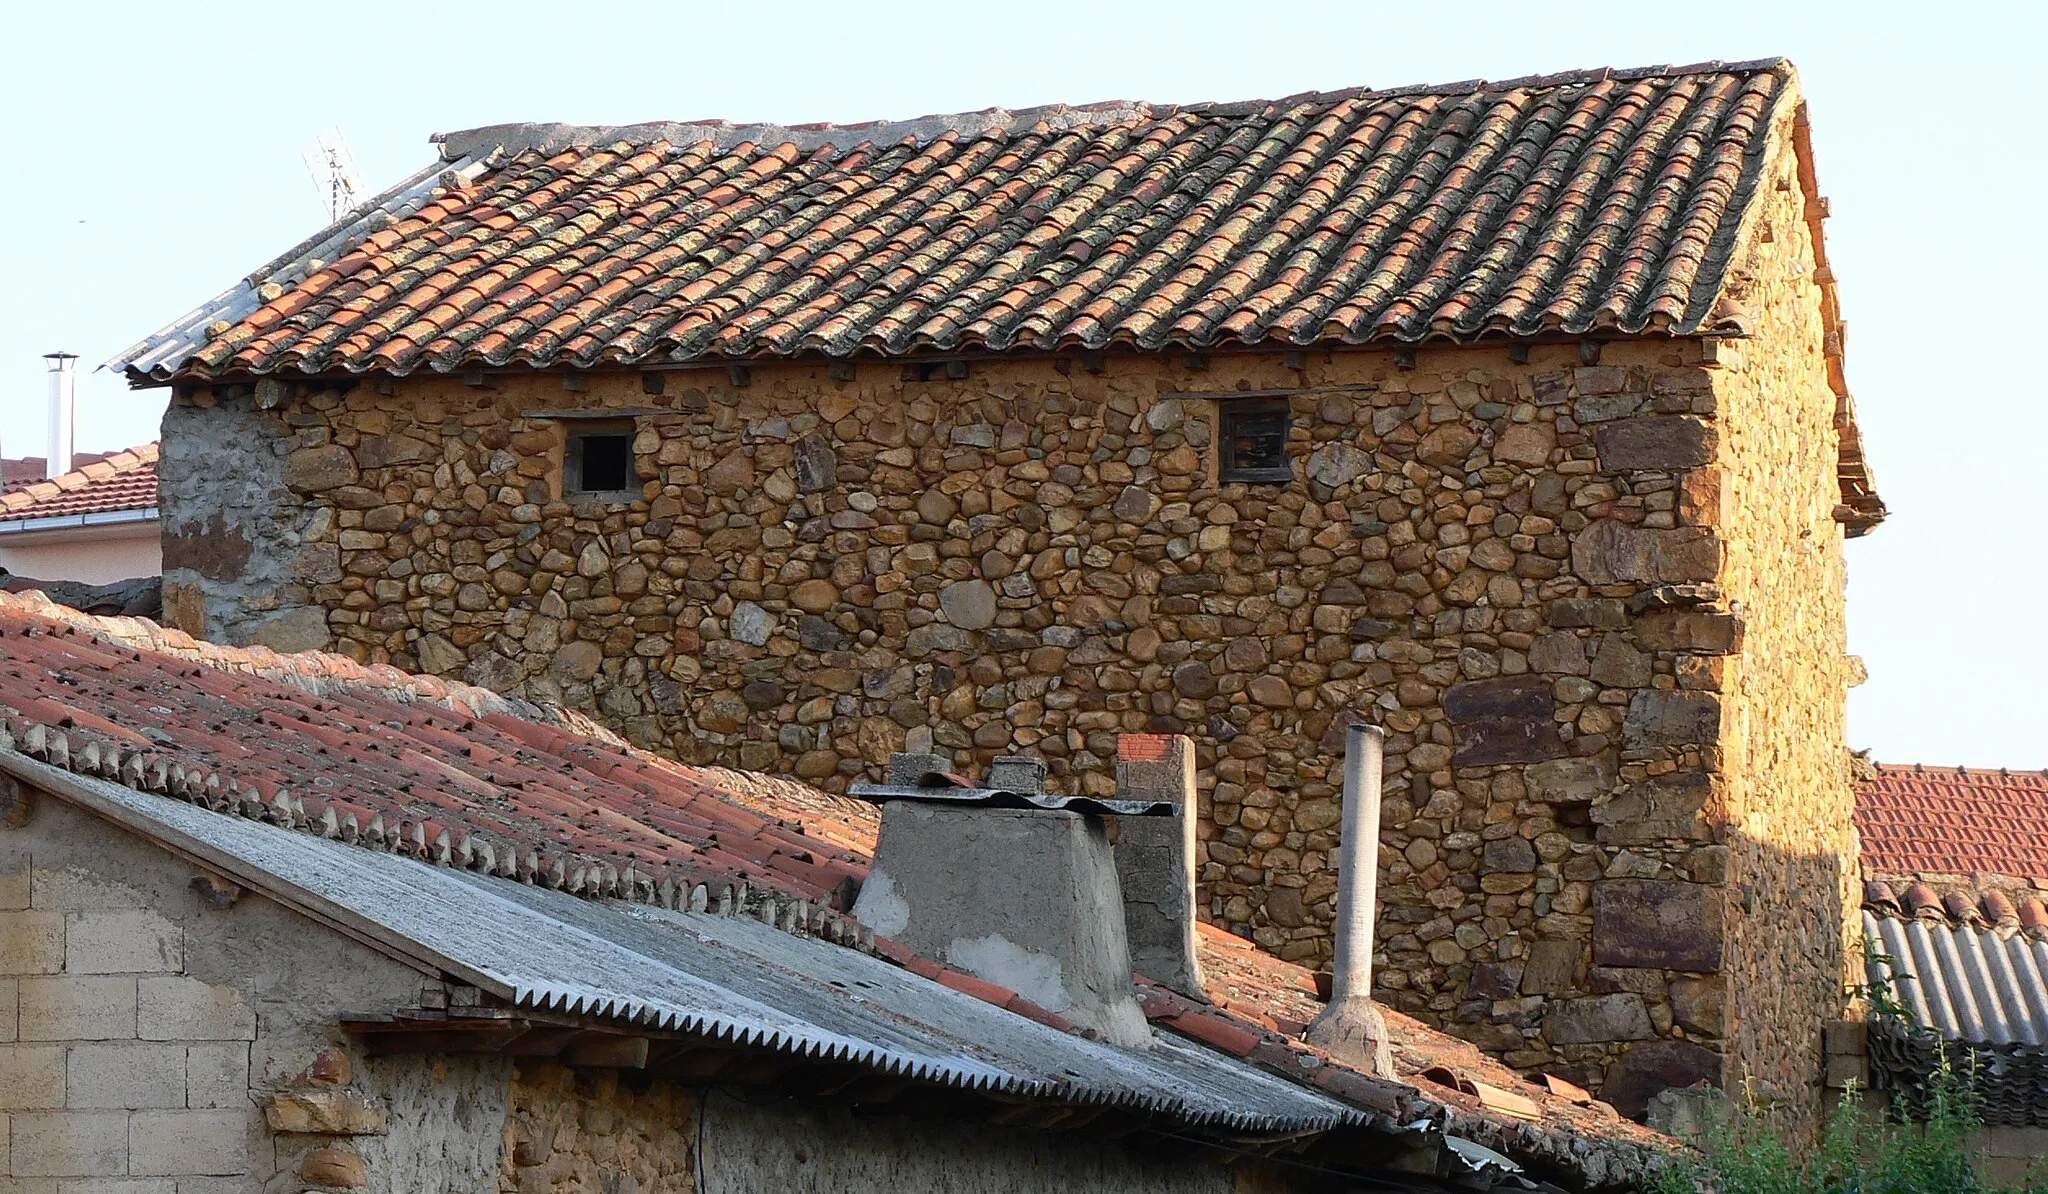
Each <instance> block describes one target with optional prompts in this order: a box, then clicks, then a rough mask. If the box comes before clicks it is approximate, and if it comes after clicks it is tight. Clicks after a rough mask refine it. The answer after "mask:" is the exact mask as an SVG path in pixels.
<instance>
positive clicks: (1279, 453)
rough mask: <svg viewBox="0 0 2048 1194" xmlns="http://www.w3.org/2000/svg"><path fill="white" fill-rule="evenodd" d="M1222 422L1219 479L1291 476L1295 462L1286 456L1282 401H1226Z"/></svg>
mask: <svg viewBox="0 0 2048 1194" xmlns="http://www.w3.org/2000/svg"><path fill="white" fill-rule="evenodd" d="M1222 424H1223V425H1222V428H1221V431H1222V434H1221V435H1220V436H1219V437H1218V439H1219V443H1220V446H1221V450H1222V458H1221V459H1220V460H1219V461H1218V465H1219V467H1218V469H1217V479H1218V480H1221V481H1260V482H1264V481H1292V480H1294V466H1293V465H1292V464H1290V463H1288V460H1287V431H1288V417H1287V404H1286V403H1285V402H1226V403H1224V404H1223V418H1222Z"/></svg>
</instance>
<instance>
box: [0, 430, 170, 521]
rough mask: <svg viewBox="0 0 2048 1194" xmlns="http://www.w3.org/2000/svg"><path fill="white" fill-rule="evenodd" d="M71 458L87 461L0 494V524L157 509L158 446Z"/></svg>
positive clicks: (151, 445) (147, 445) (150, 445)
mask: <svg viewBox="0 0 2048 1194" xmlns="http://www.w3.org/2000/svg"><path fill="white" fill-rule="evenodd" d="M73 460H74V461H77V460H83V463H81V464H79V465H78V467H76V468H74V469H72V470H71V471H70V472H68V473H60V474H58V475H57V476H55V477H52V478H49V479H47V480H31V481H27V482H25V483H24V484H22V485H20V486H18V487H14V488H10V489H9V490H8V491H7V492H6V493H5V494H0V522H13V521H15V520H17V519H26V518H58V517H62V516H64V515H67V514H116V513H119V512H121V511H123V510H148V509H151V508H153V507H155V505H156V462H157V445H156V444H143V445H142V446H141V447H139V448H127V449H124V450H123V451H119V452H112V453H109V454H107V455H105V456H81V457H73ZM22 463H24V464H26V463H28V462H26V461H24V462H22ZM38 463H40V462H38Z"/></svg>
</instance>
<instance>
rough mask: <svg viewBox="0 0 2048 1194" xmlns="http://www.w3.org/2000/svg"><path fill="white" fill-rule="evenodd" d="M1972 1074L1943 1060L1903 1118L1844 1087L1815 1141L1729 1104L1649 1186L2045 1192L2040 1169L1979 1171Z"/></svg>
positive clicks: (1918, 1193) (1703, 1191)
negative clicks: (2009, 1180)
mask: <svg viewBox="0 0 2048 1194" xmlns="http://www.w3.org/2000/svg"><path fill="white" fill-rule="evenodd" d="M1979 1111H1980V1108H1979V1103H1978V1099H1977V1096H1976V1092H1975V1085H1974V1083H1973V1082H1972V1080H1971V1078H1970V1076H1969V1075H1968V1074H1966V1073H1964V1072H1962V1071H1959V1070H1957V1069H1956V1068H1955V1067H1954V1066H1952V1065H1950V1064H1948V1063H1947V1062H1944V1063H1943V1065H1942V1066H1941V1068H1940V1070H1939V1071H1938V1072H1937V1073H1936V1074H1935V1075H1934V1077H1933V1080H1932V1081H1931V1082H1930V1083H1929V1085H1928V1097H1927V1101H1926V1105H1925V1106H1924V1107H1920V1108H1918V1109H1916V1110H1915V1111H1914V1113H1913V1114H1912V1116H1911V1120H1912V1122H1906V1120H1907V1115H1906V1112H1905V1109H1904V1108H1903V1107H1900V1108H1895V1109H1894V1113H1893V1114H1892V1115H1876V1114H1872V1113H1871V1112H1869V1111H1867V1110H1865V1109H1864V1108H1863V1106H1862V1105H1861V1100H1860V1099H1859V1098H1858V1097H1857V1092H1855V1091H1850V1092H1848V1093H1847V1094H1845V1095H1844V1096H1843V1098H1842V1101H1841V1102H1840V1103H1839V1104H1838V1105H1837V1106H1836V1107H1835V1109H1834V1111H1833V1113H1832V1114H1830V1115H1829V1117H1828V1122H1827V1126H1826V1128H1825V1129H1824V1130H1823V1132H1822V1134H1821V1139H1820V1143H1819V1145H1818V1147H1813V1148H1807V1147H1803V1146H1795V1145H1792V1144H1788V1143H1787V1142H1786V1140H1785V1139H1784V1137H1782V1136H1781V1135H1779V1134H1778V1132H1777V1131H1776V1130H1775V1129H1774V1128H1773V1127H1772V1126H1771V1125H1770V1124H1769V1123H1768V1122H1766V1120H1765V1118H1764V1117H1763V1116H1762V1115H1761V1114H1759V1113H1758V1112H1757V1111H1756V1110H1755V1109H1754V1108H1753V1107H1748V1106H1743V1107H1738V1108H1736V1109H1735V1111H1734V1113H1733V1115H1732V1116H1730V1117H1729V1119H1728V1121H1727V1122H1725V1123H1723V1124H1721V1125H1719V1126H1718V1128H1717V1129H1716V1130H1714V1131H1713V1132H1712V1133H1711V1135H1710V1137H1709V1139H1708V1140H1707V1141H1706V1142H1705V1146H1704V1148H1703V1149H1702V1150H1701V1151H1700V1152H1699V1153H1698V1154H1689V1155H1687V1156H1684V1157H1681V1158H1679V1159H1677V1160H1676V1161H1675V1163H1673V1164H1672V1165H1671V1166H1669V1167H1668V1168H1666V1169H1665V1170H1664V1171H1663V1172H1662V1173H1661V1174H1660V1175H1659V1180H1658V1181H1657V1183H1656V1184H1655V1185H1653V1186H1652V1187H1651V1188H1650V1189H1651V1190H1652V1191H1653V1192H1654V1194H1992V1192H1994V1191H2026V1192H2028V1194H2039V1192H2048V1179H2044V1175H2042V1174H2040V1173H2036V1174H2035V1175H2034V1177H2033V1178H2032V1179H2031V1180H2029V1181H2028V1182H2026V1183H2023V1184H2022V1185H2020V1186H1998V1185H1994V1184H1992V1183H1991V1182H1989V1181H1988V1180H1986V1179H1985V1178H1984V1177H1982V1176H1981V1175H1980V1174H1979V1173H1978V1171H1977V1163H1976V1158H1975V1157H1974V1156H1973V1155H1972V1153H1971V1144H1972V1141H1973V1140H1974V1138H1975V1136H1976V1134H1977V1132H1978V1130H1979V1128H1981V1127H1982V1126H1983V1120H1982V1118H1981V1117H1980V1114H1979Z"/></svg>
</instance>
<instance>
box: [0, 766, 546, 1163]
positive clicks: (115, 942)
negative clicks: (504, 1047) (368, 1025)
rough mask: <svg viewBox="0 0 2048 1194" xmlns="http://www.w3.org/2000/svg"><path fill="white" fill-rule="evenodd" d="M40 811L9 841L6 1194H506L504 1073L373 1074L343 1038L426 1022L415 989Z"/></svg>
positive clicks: (60, 809)
mask: <svg viewBox="0 0 2048 1194" xmlns="http://www.w3.org/2000/svg"><path fill="white" fill-rule="evenodd" d="M34 807H35V812H34V815H33V816H32V817H31V818H30V819H29V820H28V823H27V824H26V825H23V826H20V827H6V828H0V1121H4V1126H0V1174H7V1175H11V1178H9V1179H8V1180H6V1181H0V1189H5V1190H8V1191H11V1192H17V1194H64V1192H68V1191H74V1190H77V1191H84V1190H99V1189H108V1190H112V1189H119V1190H123V1191H127V1192H128V1194H173V1192H174V1191H175V1192H176V1194H256V1192H257V1191H261V1190H266V1189H277V1188H286V1187H288V1188H289V1189H292V1190H302V1189H306V1188H308V1187H309V1186H311V1187H315V1188H335V1189H351V1188H356V1187H367V1188H374V1189H394V1190H396V1189H405V1190H434V1191H461V1192H463V1194H471V1192H481V1191H484V1190H488V1189H490V1188H492V1186H494V1185H495V1180H494V1173H495V1169H496V1162H497V1141H498V1137H499V1135H500V1131H501V1126H502V1124H503V1123H504V1117H505V1111H504V1087H505V1084H506V1077H507V1073H508V1071H509V1067H508V1066H506V1065H505V1064H504V1063H478V1062H472V1061H467V1060H463V1059H451V1060H449V1061H447V1062H444V1063H438V1064H437V1063H434V1062H431V1061H429V1062H420V1061H416V1060H412V1059H402V1060H401V1059H392V1060H384V1061H374V1062H367V1063H365V1062H362V1061H361V1060H360V1059H359V1057H357V1056H355V1050H354V1049H353V1048H352V1047H351V1045H350V1044H349V1043H348V1042H347V1041H346V1040H345V1039H344V1038H343V1037H341V1036H340V1034H339V1033H338V1032H337V1030H336V1029H335V1023H336V1021H337V1020H339V1019H340V1017H341V1016H342V1015H343V1014H344V1013H346V1012H364V1011H371V1012H374V1011H377V1010H380V1009H389V1008H393V1007H398V1006H405V1005H411V1004H415V1003H417V1002H418V997H419V993H420V975H419V974H417V973H416V972H414V971H412V970H411V969H409V968H406V967H403V966H400V965H398V964H397V963H394V962H392V961H390V960H389V959H387V958H385V957H383V956H382V955H380V954H377V953H373V952H371V951H370V950H368V949H367V948H364V947H362V946H358V945H356V944H354V943H352V942H350V941H348V940H346V939H344V938H342V937H340V936H338V935H336V934H333V933H331V932H329V931H327V930H325V929H315V930H314V931H312V932H308V931H307V930H308V927H309V926H308V924H307V922H306V921H305V920H304V919H303V918H302V917H300V916H299V915H298V914H296V913H294V912H291V911H288V910H286V909H284V908H282V907H280V906H279V905H277V904H274V903H272V902H270V901H268V900H266V899H264V898H262V897H260V896H256V895H253V894H248V893H243V894H242V895H240V897H239V898H237V899H235V900H234V901H233V902H232V903H231V904H229V905H228V906H225V907H222V906H218V902H217V901H215V900H214V899H212V898H210V897H211V896H213V895H214V894H216V893H220V892H223V891H228V890H231V889H225V888H222V887H219V886H218V885H215V884H214V883H213V882H212V880H211V879H210V878H209V877H208V876H206V875H205V874H204V873H203V872H201V871H200V870H198V869H196V868H194V867H191V866H189V865H187V864H186V863H184V862H181V861H179V860H177V859H175V858H173V857H172V856H171V855H169V854H167V853H165V852H163V851H161V850H159V849H157V848H156V847H154V846H152V845H149V844H148V843H145V842H143V841H141V840H140V839H137V838H134V837H131V836H130V835H128V834H127V833H126V832H125V831H122V830H118V829H115V828H113V827H111V826H109V825H107V824H106V823H105V822H102V821H99V820H97V819H96V818H93V817H90V816H88V815H86V814H83V813H80V812H78V811H76V810H74V809H72V808H71V807H69V806H68V805H65V804H63V803H62V802H61V801H58V800H57V799H55V798H52V797H48V796H42V797H39V798H38V799H37V801H36V803H35V806H34ZM494 1071H495V1072H494ZM478 1141H481V1144H478V1143H477V1142H478ZM10 1182H11V1184H10ZM94 1182H101V1183H104V1184H102V1185H95V1184H93V1183H94Z"/></svg>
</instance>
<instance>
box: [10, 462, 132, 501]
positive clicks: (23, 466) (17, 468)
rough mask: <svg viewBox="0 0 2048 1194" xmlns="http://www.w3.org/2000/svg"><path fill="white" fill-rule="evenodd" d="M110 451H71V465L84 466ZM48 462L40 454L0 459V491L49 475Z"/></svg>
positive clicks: (11, 491)
mask: <svg viewBox="0 0 2048 1194" xmlns="http://www.w3.org/2000/svg"><path fill="white" fill-rule="evenodd" d="M112 455H113V453H112V452H73V453H72V454H71V467H72V468H75V469H77V468H84V467H85V466H86V465H88V464H91V463H93V462H94V461H97V460H105V459H106V458H107V457H109V456H112ZM49 464H50V462H49V461H47V460H45V459H43V458H42V457H40V456H9V457H6V458H5V459H0V493H13V492H14V491H15V490H17V489H20V488H22V487H23V486H26V485H32V484H34V483H35V482H37V481H41V480H44V479H46V478H47V477H49V475H50V469H49Z"/></svg>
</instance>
